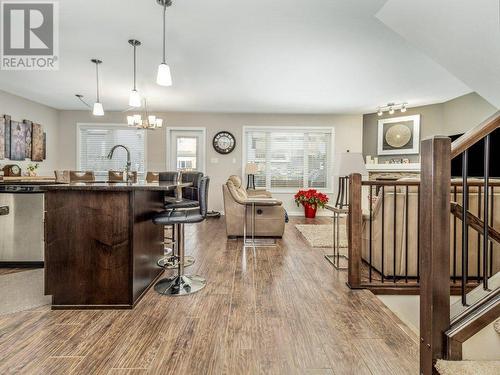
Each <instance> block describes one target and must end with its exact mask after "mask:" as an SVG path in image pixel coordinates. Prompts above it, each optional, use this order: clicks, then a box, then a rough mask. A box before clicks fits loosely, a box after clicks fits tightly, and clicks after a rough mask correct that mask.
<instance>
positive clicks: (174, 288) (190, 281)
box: [153, 177, 210, 296]
mask: <svg viewBox="0 0 500 375" xmlns="http://www.w3.org/2000/svg"><path fill="white" fill-rule="evenodd" d="M209 182H210V179H209V178H208V177H203V178H201V179H200V184H199V188H200V190H199V207H198V208H195V209H185V210H176V209H167V210H165V211H162V212H160V213H158V214H156V215H155V216H154V218H153V223H154V224H157V225H174V224H178V225H179V231H178V234H177V239H178V243H177V245H178V246H177V250H178V257H179V261H178V262H177V269H178V273H177V276H173V277H167V278H164V279H161V280H160V281H158V282H157V283H156V285H155V290H156V291H157V292H158V293H160V294H163V295H172V296H181V295H187V294H191V293H195V292H197V291H199V290H201V289H203V288H204V287H205V285H206V280H205V279H204V278H202V277H200V276H198V275H194V276H191V275H185V274H184V268H185V267H184V224H193V223H200V222H202V221H203V220H205V218H206V217H207V205H208V185H209Z"/></svg>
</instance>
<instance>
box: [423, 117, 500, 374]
mask: <svg viewBox="0 0 500 375" xmlns="http://www.w3.org/2000/svg"><path fill="white" fill-rule="evenodd" d="M499 127H500V112H497V113H495V114H494V115H493V116H491V117H490V118H488V119H487V120H486V121H484V122H483V123H482V124H480V125H479V126H477V127H475V128H473V129H471V130H470V131H468V132H467V133H465V134H464V135H463V136H462V137H460V138H459V139H457V140H456V141H455V142H453V144H451V140H450V138H448V137H443V136H435V137H432V138H429V139H425V140H423V141H422V146H421V155H422V157H421V183H420V189H421V194H422V196H425V197H426V199H422V200H420V212H421V215H420V219H419V220H420V232H419V241H420V248H419V251H420V260H419V261H420V272H421V274H420V374H422V375H432V374H436V370H435V367H434V365H435V363H436V360H437V359H446V358H447V357H448V356H449V354H450V353H449V351H448V349H449V348H448V341H447V340H446V335H445V333H446V332H448V331H449V330H450V328H452V327H451V325H450V323H451V322H450V289H449V287H448V281H449V271H450V254H449V251H450V227H451V225H450V220H449V215H450V207H451V202H450V180H451V160H452V158H454V157H457V156H459V155H462V158H463V167H462V170H463V173H462V192H463V193H462V197H463V199H462V206H461V207H460V208H461V211H460V212H461V216H462V270H465V272H462V304H463V305H464V306H466V305H467V297H466V292H465V283H466V282H467V270H468V269H469V268H468V260H467V259H468V242H469V241H468V228H469V226H470V227H472V228H474V226H476V228H478V227H479V229H481V230H482V234H483V242H482V243H483V249H487V248H488V245H489V241H490V230H489V229H490V227H489V222H488V215H485V219H484V221H485V222H483V223H482V224H481V223H479V222H477V221H475V220H474V219H473V218H472V219H473V220H472V221H475V224H474V226H473V224H472V222H471V220H470V219H471V217H470V216H469V214H470V213H469V212H468V149H469V148H470V147H472V146H473V145H474V144H476V143H477V142H479V141H482V140H483V139H484V143H485V147H484V149H485V151H484V161H485V168H484V171H485V173H484V191H485V192H488V188H489V165H490V164H489V163H490V160H489V159H490V158H489V154H490V145H489V142H490V134H491V133H492V132H493V131H495V130H496V129H498V128H499ZM483 205H484V206H483V207H484V209H483V212H485V213H487V212H489V208H490V206H489V199H488V194H485V199H484V200H483ZM455 208H457V206H455ZM472 216H474V215H472ZM487 253H488V251H483V265H482V267H483V268H482V271H483V285H484V289H485V290H488V277H489V276H488V267H487V265H488V257H487ZM464 281H465V283H464ZM481 306H482V303H481V302H479V303H478V305H477V306H475V308H480V307H481ZM484 306H485V305H484ZM495 309H496V307H495ZM469 326H470V327H472V328H471V329H473V330H476V332H478V330H479V329H480V327H481V325H480V324H479V325H478V324H473V321H471V322H470V325H469ZM470 334H471V331H469V332H468V335H470ZM455 341H458V340H455ZM451 352H452V353H453V349H451Z"/></svg>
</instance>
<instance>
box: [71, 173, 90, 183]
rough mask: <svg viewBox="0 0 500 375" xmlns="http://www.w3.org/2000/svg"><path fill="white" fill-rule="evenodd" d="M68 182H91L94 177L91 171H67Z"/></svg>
mask: <svg viewBox="0 0 500 375" xmlns="http://www.w3.org/2000/svg"><path fill="white" fill-rule="evenodd" d="M69 181H70V182H93V181H95V175H94V172H92V171H69Z"/></svg>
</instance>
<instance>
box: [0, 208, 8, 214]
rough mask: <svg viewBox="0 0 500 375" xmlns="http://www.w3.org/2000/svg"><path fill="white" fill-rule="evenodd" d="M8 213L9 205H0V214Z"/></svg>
mask: <svg viewBox="0 0 500 375" xmlns="http://www.w3.org/2000/svg"><path fill="white" fill-rule="evenodd" d="M8 214H9V206H0V216H4V215H8Z"/></svg>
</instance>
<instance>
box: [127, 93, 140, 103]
mask: <svg viewBox="0 0 500 375" xmlns="http://www.w3.org/2000/svg"><path fill="white" fill-rule="evenodd" d="M128 105H129V106H131V107H140V106H141V96H140V95H139V93H138V92H137V90H132V91H130V97H129V100H128Z"/></svg>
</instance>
